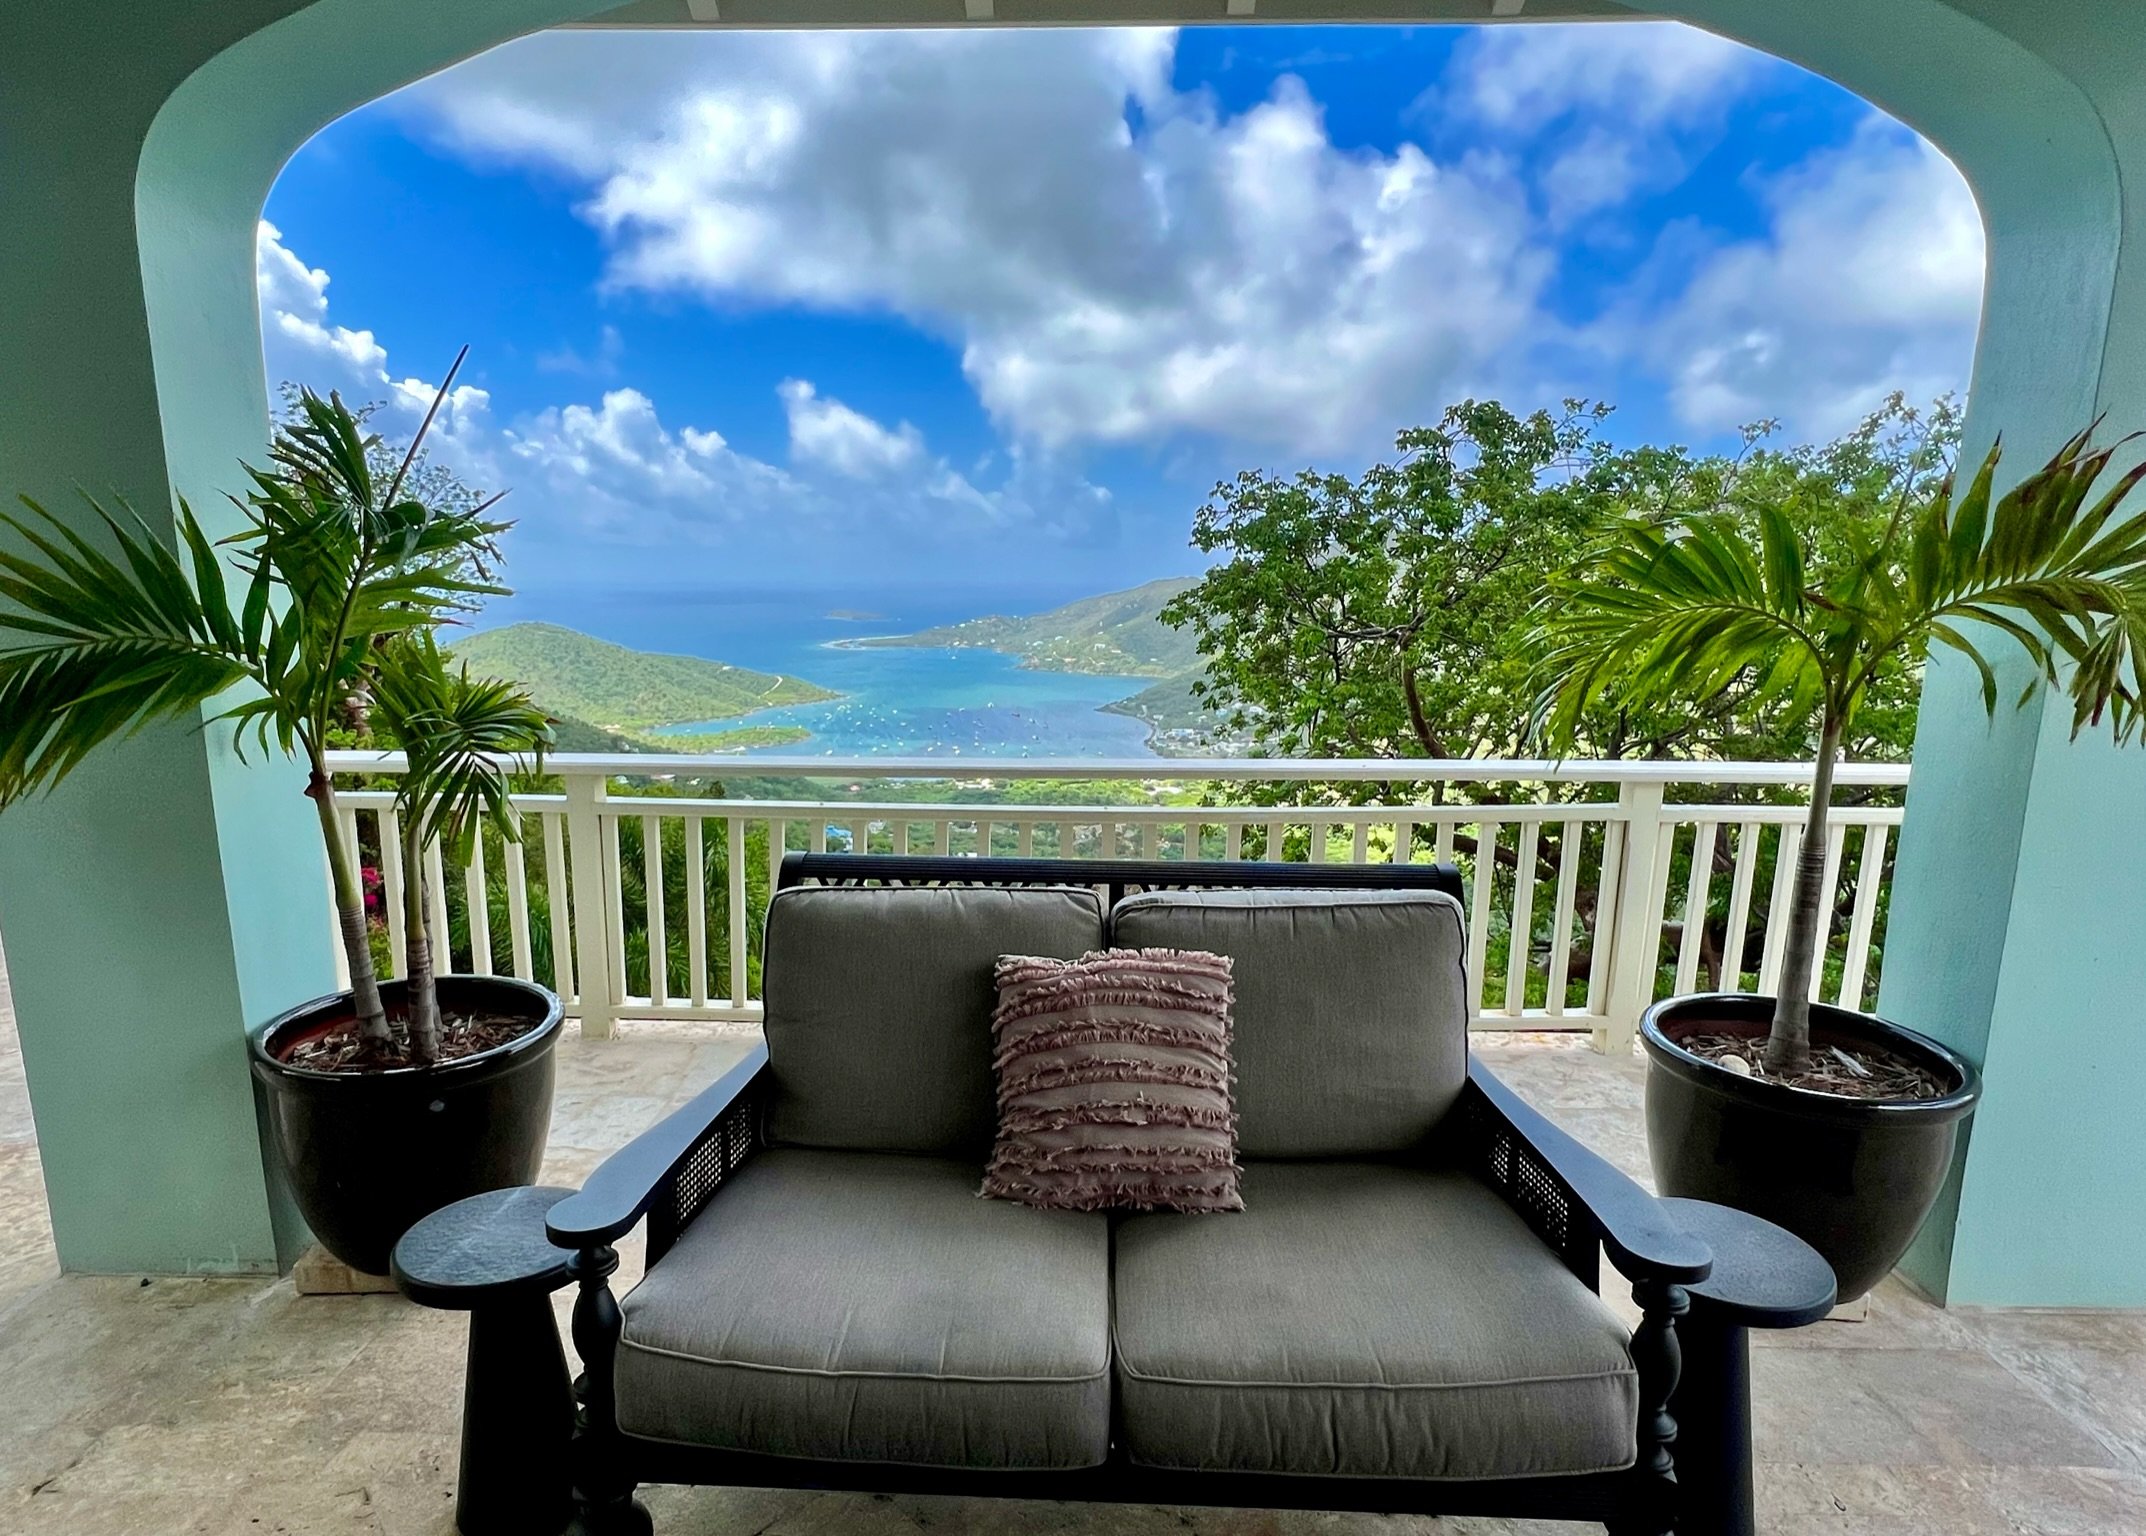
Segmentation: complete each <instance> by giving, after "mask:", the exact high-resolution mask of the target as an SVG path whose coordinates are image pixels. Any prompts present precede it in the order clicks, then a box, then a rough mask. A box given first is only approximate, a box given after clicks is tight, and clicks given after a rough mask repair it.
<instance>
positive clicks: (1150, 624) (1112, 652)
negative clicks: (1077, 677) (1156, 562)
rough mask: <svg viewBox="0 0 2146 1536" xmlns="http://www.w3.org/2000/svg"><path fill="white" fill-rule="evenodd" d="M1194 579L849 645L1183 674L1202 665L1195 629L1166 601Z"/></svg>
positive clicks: (1042, 668) (1043, 667) (1046, 668)
mask: <svg viewBox="0 0 2146 1536" xmlns="http://www.w3.org/2000/svg"><path fill="white" fill-rule="evenodd" d="M1197 585H1198V583H1197V582H1196V581H1195V580H1194V579H1193V578H1191V577H1189V576H1173V577H1169V578H1167V579H1165V580H1162V581H1151V582H1148V583H1147V584H1146V585H1144V586H1138V587H1133V588H1130V589H1129V590H1127V591H1124V592H1106V593H1104V594H1103V595H1102V596H1100V597H1084V598H1082V599H1080V600H1079V601H1078V602H1073V603H1067V604H1066V605H1065V606H1064V607H1062V608H1053V609H1052V610H1051V611H1050V612H1048V613H1038V614H1031V615H1027V616H1019V615H1010V614H991V615H988V616H986V617H984V618H980V619H964V620H962V622H960V623H959V624H941V625H938V626H937V627H935V628H932V629H922V630H918V631H917V632H916V633H915V634H913V635H875V636H871V637H869V638H866V639H859V640H853V641H847V642H845V643H846V644H850V645H855V646H860V647H869V646H954V647H974V648H976V649H978V650H986V651H1004V652H1005V653H1006V654H1008V655H1010V656H1018V657H1020V658H1021V665H1022V666H1024V667H1027V668H1030V669H1032V670H1034V671H1038V672H1084V673H1089V674H1097V673H1100V674H1106V675H1116V676H1121V677H1176V676H1178V675H1180V674H1192V673H1196V672H1197V671H1198V670H1199V666H1200V652H1199V647H1198V646H1197V645H1196V644H1195V643H1194V641H1193V638H1192V636H1191V634H1190V633H1188V632H1186V631H1184V630H1178V629H1172V628H1171V627H1170V626H1169V625H1167V624H1165V623H1163V622H1162V618H1161V613H1162V608H1163V605H1164V604H1165V603H1167V602H1169V601H1170V599H1171V598H1173V597H1175V596H1177V595H1178V593H1180V592H1183V591H1186V590H1187V589H1189V588H1191V587H1194V586H1197Z"/></svg>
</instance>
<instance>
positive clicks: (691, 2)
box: [686, 0, 723, 21]
mask: <svg viewBox="0 0 2146 1536" xmlns="http://www.w3.org/2000/svg"><path fill="white" fill-rule="evenodd" d="M686 14H687V15H688V16H690V17H692V18H693V19H694V20H695V21H721V20H722V19H723V6H722V0H686Z"/></svg>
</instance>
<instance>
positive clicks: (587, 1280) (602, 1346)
mask: <svg viewBox="0 0 2146 1536" xmlns="http://www.w3.org/2000/svg"><path fill="white" fill-rule="evenodd" d="M617 1269H618V1251H617V1250H616V1249H614V1248H611V1247H609V1246H603V1247H596V1248H584V1249H582V1250H580V1251H579V1252H578V1253H576V1254H575V1255H574V1257H573V1259H572V1261H571V1262H570V1264H569V1265H568V1270H569V1273H571V1274H572V1276H573V1277H574V1279H575V1281H576V1282H577V1283H578V1284H579V1285H580V1287H581V1294H580V1295H579V1296H577V1297H576V1298H575V1299H574V1348H575V1350H576V1351H577V1352H579V1354H580V1355H581V1362H582V1373H581V1377H580V1379H579V1380H578V1381H576V1382H575V1383H574V1395H575V1397H576V1398H577V1399H578V1408H577V1410H576V1413H575V1416H574V1456H573V1464H574V1504H575V1521H574V1526H573V1530H572V1533H571V1536H651V1533H652V1532H653V1531H654V1529H655V1526H654V1522H653V1521H651V1520H650V1519H649V1515H648V1511H647V1510H646V1509H644V1508H643V1507H642V1506H641V1504H640V1502H639V1501H638V1500H636V1499H635V1498H634V1496H633V1490H634V1481H633V1479H632V1478H631V1477H630V1476H629V1475H627V1472H626V1470H625V1466H624V1462H623V1457H622V1455H621V1452H622V1451H623V1449H624V1447H623V1445H622V1444H621V1443H620V1436H619V1431H618V1398H617V1395H616V1393H615V1392H614V1391H613V1387H612V1372H613V1368H614V1367H615V1365H616V1363H617V1360H618V1341H619V1335H620V1333H621V1332H622V1331H623V1328H624V1322H623V1319H622V1318H621V1317H620V1315H619V1309H618V1299H617V1298H616V1297H614V1296H613V1295H612V1294H611V1276H612V1275H613V1274H614V1273H615V1272H616V1271H617Z"/></svg>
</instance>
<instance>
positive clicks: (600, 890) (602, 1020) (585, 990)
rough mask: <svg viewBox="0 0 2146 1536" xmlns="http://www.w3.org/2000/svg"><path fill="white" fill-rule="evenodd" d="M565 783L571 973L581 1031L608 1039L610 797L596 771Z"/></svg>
mask: <svg viewBox="0 0 2146 1536" xmlns="http://www.w3.org/2000/svg"><path fill="white" fill-rule="evenodd" d="M565 779H566V843H567V853H568V856H569V858H570V860H571V863H572V867H573V875H572V884H573V892H572V895H573V905H574V974H575V979H576V981H577V982H578V983H579V987H578V990H579V992H580V994H581V1001H580V1007H579V1012H580V1014H581V1033H582V1035H583V1037H584V1038H587V1039H591V1040H607V1039H609V1038H610V1037H611V1031H612V1027H613V1025H614V1023H615V1021H616V1019H617V1017H618V999H617V998H615V997H613V996H612V995H611V969H612V968H611V954H610V945H611V907H612V904H613V903H615V902H616V901H617V900H618V894H617V892H615V891H612V890H609V889H607V887H608V885H609V882H608V881H606V880H605V879H604V860H603V826H602V811H601V807H602V806H603V803H604V802H605V800H607V799H608V798H609V793H608V790H607V788H606V782H607V781H606V780H605V778H604V776H603V775H602V774H600V773H587V774H579V773H570V774H567V775H566V776H565Z"/></svg>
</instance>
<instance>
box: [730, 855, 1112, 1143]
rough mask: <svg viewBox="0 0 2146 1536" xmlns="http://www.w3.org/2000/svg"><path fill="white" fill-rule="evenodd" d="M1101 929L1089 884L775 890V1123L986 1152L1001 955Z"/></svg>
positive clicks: (771, 1053) (992, 1125)
mask: <svg viewBox="0 0 2146 1536" xmlns="http://www.w3.org/2000/svg"><path fill="white" fill-rule="evenodd" d="M1102 944H1103V910H1102V902H1101V900H1100V899H1099V898H1098V897H1097V896H1096V894H1095V892H1094V891H1092V890H1086V889H1081V890H1073V889H1065V890H1059V889H1051V888H1042V889H1036V890H980V889H961V888H945V889H935V888H930V887H903V886H897V887H892V888H879V887H871V886H865V887H840V886H828V887H821V886H798V887H794V888H792V889H790V890H787V891H781V892H778V893H777V894H776V896H775V899H774V900H773V901H772V902H771V903H770V904H769V906H768V916H767V952H766V965H765V968H764V970H763V991H764V993H765V1002H766V1025H765V1028H766V1034H767V1046H768V1071H769V1074H770V1080H771V1085H772V1089H773V1091H772V1093H771V1094H770V1096H769V1102H768V1118H767V1132H768V1139H769V1140H770V1141H772V1142H776V1143H786V1144H789V1145H793V1146H807V1147H847V1148H853V1149H857V1150H868V1151H881V1152H922V1153H930V1154H934V1155H939V1156H947V1157H973V1158H975V1159H976V1160H977V1161H978V1162H979V1163H981V1162H982V1161H983V1159H984V1157H985V1155H986V1154H987V1153H988V1152H989V1151H990V1149H991V1138H992V1135H993V1132H994V1131H995V1130H996V1119H997V1116H996V1111H995V1105H996V1099H995V1089H994V1086H993V1084H992V1079H991V1010H992V1008H993V1006H994V1005H995V1004H996V1003H997V1001H998V994H997V992H996V990H995V989H994V987H993V985H992V970H993V967H994V966H996V965H997V963H998V957H999V956H1000V955H1008V954H1020V955H1050V956H1054V957H1056V958H1058V959H1071V958H1073V957H1074V956H1076V955H1080V954H1084V953H1086V952H1087V951H1089V950H1091V949H1100V948H1101V947H1102Z"/></svg>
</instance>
